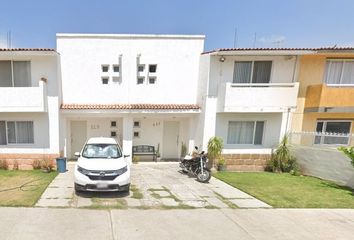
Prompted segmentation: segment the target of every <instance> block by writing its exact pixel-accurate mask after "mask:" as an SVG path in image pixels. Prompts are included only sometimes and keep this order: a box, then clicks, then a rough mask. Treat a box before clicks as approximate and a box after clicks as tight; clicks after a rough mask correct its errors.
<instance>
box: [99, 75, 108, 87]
mask: <svg viewBox="0 0 354 240" xmlns="http://www.w3.org/2000/svg"><path fill="white" fill-rule="evenodd" d="M104 79H107V83H103V80H104ZM101 84H102V85H108V84H109V77H107V76H104V77H101Z"/></svg>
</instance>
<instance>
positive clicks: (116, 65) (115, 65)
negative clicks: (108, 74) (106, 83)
mask: <svg viewBox="0 0 354 240" xmlns="http://www.w3.org/2000/svg"><path fill="white" fill-rule="evenodd" d="M115 67H118V70H119V71H118V72H115V71H114V68H115ZM108 70H109V69H108ZM112 72H113V73H115V74H117V73H120V65H119V64H112Z"/></svg>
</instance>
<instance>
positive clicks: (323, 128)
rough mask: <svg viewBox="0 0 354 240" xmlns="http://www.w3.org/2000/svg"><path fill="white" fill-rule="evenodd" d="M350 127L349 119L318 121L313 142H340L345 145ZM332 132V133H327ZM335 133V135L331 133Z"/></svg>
mask: <svg viewBox="0 0 354 240" xmlns="http://www.w3.org/2000/svg"><path fill="white" fill-rule="evenodd" d="M350 129H351V122H350V121H340V120H337V121H318V122H317V123H316V132H317V133H318V135H317V136H315V142H314V144H340V145H347V144H348V142H349V136H348V135H349V134H350ZM328 134H332V135H328ZM333 134H336V135H333Z"/></svg>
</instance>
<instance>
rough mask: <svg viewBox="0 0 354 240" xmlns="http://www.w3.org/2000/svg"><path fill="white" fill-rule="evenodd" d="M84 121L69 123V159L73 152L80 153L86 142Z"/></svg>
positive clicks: (72, 156) (85, 124) (73, 156)
mask: <svg viewBox="0 0 354 240" xmlns="http://www.w3.org/2000/svg"><path fill="white" fill-rule="evenodd" d="M86 131H87V123H86V121H71V158H75V155H74V154H75V152H80V151H81V149H82V147H83V145H84V144H85V142H86V137H87V136H86Z"/></svg>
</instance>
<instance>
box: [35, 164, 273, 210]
mask: <svg viewBox="0 0 354 240" xmlns="http://www.w3.org/2000/svg"><path fill="white" fill-rule="evenodd" d="M73 167H74V163H69V164H68V172H66V173H64V174H59V175H58V177H57V178H56V179H55V180H54V181H53V182H52V183H51V184H50V185H49V187H48V188H47V190H46V191H45V193H44V194H43V195H42V198H41V199H40V200H39V202H38V203H37V205H36V206H39V207H73V208H116V209H128V208H135V209H194V208H206V209H216V208H220V209H228V208H270V207H271V206H269V205H268V204H266V203H264V202H262V201H259V200H258V199H255V198H254V197H252V196H250V195H248V194H246V193H244V192H242V191H240V190H238V189H235V188H234V187H231V186H230V185H228V184H226V183H224V182H222V181H220V180H218V179H215V178H211V180H210V182H209V183H207V184H204V183H200V182H197V181H196V180H195V178H194V177H192V176H188V175H186V174H182V173H180V172H179V167H178V163H141V164H133V165H132V166H131V184H132V185H131V191H130V193H128V194H127V193H102V192H100V193H91V192H84V193H79V194H75V193H74V188H73Z"/></svg>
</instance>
